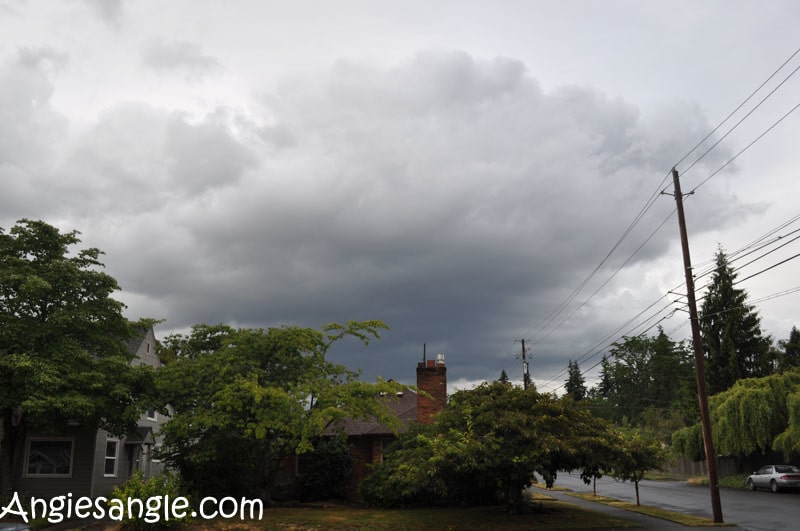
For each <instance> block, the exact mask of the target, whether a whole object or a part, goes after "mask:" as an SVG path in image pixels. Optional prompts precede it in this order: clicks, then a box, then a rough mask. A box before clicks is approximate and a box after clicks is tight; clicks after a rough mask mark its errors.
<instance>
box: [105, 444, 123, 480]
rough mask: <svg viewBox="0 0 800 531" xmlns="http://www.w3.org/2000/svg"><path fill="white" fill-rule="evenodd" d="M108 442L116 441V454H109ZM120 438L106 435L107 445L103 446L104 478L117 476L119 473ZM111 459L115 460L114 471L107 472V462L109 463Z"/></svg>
mask: <svg viewBox="0 0 800 531" xmlns="http://www.w3.org/2000/svg"><path fill="white" fill-rule="evenodd" d="M108 443H114V455H113V457H112V456H110V455H108ZM119 448H120V444H119V439H117V438H114V437H106V445H105V448H103V477H104V478H115V477H117V474H118V473H119ZM109 459H113V460H114V472H113V473H112V474H109V473H107V472H106V464H107V463H108V460H109Z"/></svg>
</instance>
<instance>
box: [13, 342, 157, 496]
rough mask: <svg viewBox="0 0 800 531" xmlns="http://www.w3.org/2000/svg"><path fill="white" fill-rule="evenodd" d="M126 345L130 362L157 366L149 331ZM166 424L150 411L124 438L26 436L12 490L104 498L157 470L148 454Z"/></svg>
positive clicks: (79, 432)
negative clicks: (136, 476) (138, 474)
mask: <svg viewBox="0 0 800 531" xmlns="http://www.w3.org/2000/svg"><path fill="white" fill-rule="evenodd" d="M127 345H128V349H129V350H130V352H131V353H133V354H134V355H135V358H134V361H133V363H134V364H138V365H150V366H152V367H160V365H161V363H160V362H159V360H158V357H157V356H156V339H155V335H154V333H153V329H152V328H149V329H142V330H141V333H140V334H139V335H137V337H135V338H134V339H130V340H128V342H127ZM166 420H167V418H166V417H164V415H162V414H160V413H158V412H157V411H156V410H155V408H153V409H151V410H149V411H148V412H147V413H145V414H144V415H142V417H141V418H140V419H139V421H138V423H137V427H136V430H135V432H133V433H130V434H128V435H127V436H125V437H116V436H113V435H111V434H110V433H108V432H106V431H104V430H97V431H95V430H87V429H85V428H83V429H82V428H79V427H76V428H69V429H67V430H66V431H64V432H62V433H59V434H58V435H51V434H48V433H37V432H35V431H31V432H28V434H27V436H26V438H25V443H24V448H23V451H24V456H23V459H22V465H21V467H20V469H19V470H16V471H15V475H16V480H17V490H18V491H19V493H20V494H24V495H29V496H36V497H39V498H50V497H53V496H62V495H67V494H68V493H72V495H73V496H75V497H78V496H91V497H97V496H108V495H109V494H111V491H112V489H113V488H114V487H115V486H117V485H122V484H124V483H125V482H126V481H127V480H128V478H130V477H131V475H132V474H133V473H134V472H135V471H137V470H138V471H141V472H142V474H143V475H144V477H145V478H147V477H150V476H151V475H154V474H157V473H159V472H161V471H162V470H163V466H162V465H161V463H160V462H159V461H157V460H155V459H153V450H154V449H155V448H156V447H157V446H158V443H159V437H158V431H159V426H160V425H161V424H163V423H164V422H166Z"/></svg>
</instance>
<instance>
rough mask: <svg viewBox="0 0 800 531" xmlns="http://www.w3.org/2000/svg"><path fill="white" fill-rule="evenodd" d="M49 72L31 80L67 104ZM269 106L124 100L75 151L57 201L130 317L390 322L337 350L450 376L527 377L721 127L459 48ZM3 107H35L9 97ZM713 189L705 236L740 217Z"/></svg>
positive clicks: (276, 95)
mask: <svg viewBox="0 0 800 531" xmlns="http://www.w3.org/2000/svg"><path fill="white" fill-rule="evenodd" d="M190 51H191V53H188V54H184V55H183V56H184V57H185V56H188V57H197V56H199V57H204V56H202V55H201V54H200V51H199V49H197V48H193V47H190ZM157 55H158V54H157ZM178 55H179V56H180V55H181V54H178ZM154 57H155V56H154ZM164 57H165V55H163V54H162V55H160V58H161V59H159V60H162V59H163V58H164ZM169 62H170V61H166V62H164V63H162V64H164V65H166V64H167V63H169ZM189 63H191V61H189ZM201 63H203V62H202V61H201ZM172 64H173V66H176V67H182V65H184V63H183V62H182V60H177V59H176V60H174V61H172ZM16 68H21V67H19V66H17V67H16ZM201 70H202V68H201ZM0 75H3V74H2V73H0ZM13 79H14V80H15V83H20V82H21V81H20V79H17V77H14V78H13ZM21 79H25V78H24V76H23V77H22V78H21ZM32 80H39V83H40V84H37V83H33V81H32ZM46 81H47V80H46V78H41V77H35V76H34V78H31V80H29V82H31V83H32V87H33V88H37V87H38V91H39V92H41V93H42V95H43V96H47V97H49V92H48V90H52V87H50V86H49V84H48V83H47V82H46ZM27 92H31V91H26V93H27ZM35 92H36V91H33V93H35ZM2 97H10V96H7V95H3V96H2ZM13 101H14V102H16V101H17V100H13ZM45 101H46V97H45ZM262 103H263V105H264V116H263V117H261V116H246V115H244V114H243V113H241V112H235V111H233V110H230V109H220V110H218V111H216V112H213V113H211V114H208V115H205V116H202V117H199V118H198V117H189V116H188V115H186V114H183V113H180V112H173V111H167V110H163V109H159V108H156V107H152V106H149V105H144V104H141V103H135V102H131V103H127V104H119V105H116V106H114V107H113V108H111V109H108V110H107V111H106V112H105V113H103V114H102V115H101V116H100V117H99V118H98V120H97V122H96V123H95V124H94V125H93V126H92V127H91V128H89V129H88V130H86V131H85V132H84V133H83V134H82V135H81V136H80V137H78V138H76V139H74V140H73V142H72V144H71V147H70V150H71V151H70V153H69V155H68V156H66V157H65V161H66V162H65V163H64V165H63V166H62V167H61V168H60V172H59V179H60V180H56V181H54V183H53V187H52V190H53V191H54V193H55V191H57V193H58V202H59V204H61V205H62V207H61V208H62V211H63V212H64V213H66V212H70V213H71V215H72V219H73V220H77V221H76V224H77V226H73V227H71V228H76V229H79V230H82V231H84V233H85V235H86V239H87V241H90V242H91V244H92V245H94V246H97V247H99V248H101V249H104V250H105V251H106V252H107V256H106V260H105V261H106V264H107V266H108V271H109V272H110V273H111V274H112V275H114V276H115V277H116V278H117V279H118V280H119V281H120V284H121V285H122V286H123V289H124V293H125V294H127V295H129V299H126V300H128V301H129V303H130V305H131V308H130V312H131V313H132V315H131V316H132V317H139V316H151V317H156V318H166V319H167V323H166V325H164V326H165V327H168V328H176V329H177V328H183V327H186V326H189V325H191V324H194V323H199V322H208V323H217V322H227V323H231V324H235V325H239V326H268V325H277V324H282V323H292V324H301V325H305V326H314V327H318V326H320V325H321V324H323V323H325V322H329V321H345V320H348V319H382V320H384V321H386V322H387V323H388V324H389V325H390V326H391V328H392V330H391V331H390V332H387V333H386V334H385V337H384V340H383V341H381V342H378V343H374V344H373V345H371V346H370V347H369V348H368V349H363V348H361V347H359V346H358V345H356V344H354V343H346V344H344V345H343V346H342V347H341V348H338V349H337V350H335V351H334V353H333V356H334V358H336V360H337V361H340V362H343V363H345V364H347V365H348V366H350V367H352V368H362V369H363V370H364V373H365V376H367V377H369V378H372V377H374V376H375V375H376V374H382V375H383V376H385V377H387V378H388V377H392V378H395V379H399V380H403V381H412V380H413V368H414V362H415V361H416V360H417V359H418V358H419V357H420V355H421V346H422V343H423V342H426V343H428V345H429V347H430V350H429V352H431V353H432V352H436V351H442V352H444V353H445V354H446V355H447V356H448V365H449V366H450V367H451V377H452V378H453V379H454V380H455V379H458V378H463V379H470V380H472V379H484V378H496V377H497V375H499V372H500V369H501V368H507V369H508V368H510V366H509V365H510V364H511V363H514V364H516V361H514V359H513V352H512V351H511V347H513V345H514V344H513V340H514V339H519V338H520V337H522V336H523V335H524V334H527V333H529V332H530V330H531V328H532V327H533V325H534V324H535V323H536V322H537V321H538V320H540V319H541V318H542V317H543V316H544V315H546V313H547V312H549V311H550V310H552V309H553V308H554V307H555V306H556V305H558V304H559V303H560V302H561V301H562V300H563V298H564V297H565V296H566V295H567V294H568V293H569V292H570V291H571V290H572V288H574V287H575V286H576V285H577V284H578V283H579V282H580V281H581V280H583V278H584V277H585V276H586V275H587V274H588V272H589V271H591V270H592V269H593V268H594V267H595V265H596V264H597V263H598V262H599V260H600V259H601V258H602V257H603V256H605V254H606V253H607V252H608V250H609V249H610V247H611V245H612V244H613V242H614V241H615V240H616V239H617V238H618V237H619V235H620V234H621V233H622V231H623V230H624V229H625V227H626V226H627V225H628V223H630V221H631V220H632V219H633V217H634V216H635V214H636V212H637V211H638V210H639V209H640V208H641V206H642V205H643V204H644V202H645V201H646V200H647V198H648V197H649V195H650V194H651V193H652V192H653V189H654V188H656V186H657V184H658V182H659V181H660V180H661V178H662V177H663V176H664V175H665V174H666V172H668V171H669V165H670V164H672V163H673V162H674V159H675V158H676V156H680V155H682V154H683V152H685V150H687V149H688V148H689V147H691V145H692V142H693V141H695V140H696V135H695V132H696V131H706V130H707V129H708V125H707V124H705V122H704V119H703V117H702V114H701V113H698V112H696V109H694V108H692V107H691V106H686V105H680V104H679V105H670V106H668V108H667V109H666V111H665V114H664V116H660V115H652V114H644V113H643V112H642V111H641V110H640V109H638V108H637V107H636V106H635V105H633V104H632V103H629V102H626V101H623V100H621V99H612V98H608V97H607V96H605V95H604V94H602V93H600V92H598V91H596V90H594V89H592V88H589V87H565V88H559V89H556V90H552V91H550V92H546V91H544V90H543V89H542V87H541V86H540V84H539V83H538V82H537V80H536V79H535V78H534V77H532V76H531V75H530V74H529V73H528V72H527V71H526V68H525V65H523V64H522V63H521V62H519V61H515V60H511V59H503V58H498V59H493V60H482V59H476V58H474V57H472V56H470V55H468V54H466V53H463V52H452V53H451V52H426V53H420V54H417V55H416V56H414V57H412V58H410V59H409V60H407V61H405V62H404V63H402V64H399V65H397V66H395V67H392V68H377V67H373V66H370V65H364V64H359V63H355V62H351V61H339V62H338V63H336V64H335V65H334V66H333V67H332V68H331V70H330V71H328V72H324V73H322V74H319V75H308V76H307V77H306V78H295V79H292V80H287V81H285V83H283V84H282V85H281V86H280V87H279V88H278V89H276V90H274V91H272V92H271V93H270V95H269V96H266V97H265V98H264V99H263V102H262ZM6 107H8V108H9V109H12V110H10V111H9V112H21V111H17V110H14V109H15V107H14V105H12V104H10V103H9V104H8V105H3V104H2V100H0V108H3V109H5V108H6ZM29 107H30V106H29ZM29 111H30V108H29ZM31 113H33V111H30V112H29V114H31ZM29 114H26V115H24V116H23V118H24V117H25V116H29ZM673 115H674V116H673ZM27 120H28V122H30V121H31V120H30V118H28V119H27ZM670 120H672V128H671V130H668V129H667V128H666V127H662V123H663V122H669V121H670ZM23 122H25V120H23ZM0 127H2V126H0ZM9 134H11V136H15V135H14V134H13V133H12V132H10V131H9ZM14 141H21V139H20V138H19V137H18V136H15V140H14ZM37 149H40V150H42V149H45V148H44V147H43V146H39V147H37ZM26 160H27V159H26ZM664 161H670V162H667V163H666V166H665V162H664ZM711 162H713V161H712V160H711V159H710V160H709V161H707V164H709V165H710V163H711ZM59 183H62V184H60V185H59ZM704 197H705V198H703V199H697V201H698V205H700V206H703V208H704V210H705V212H706V213H707V215H706V217H705V221H704V223H706V226H707V227H708V228H711V227H713V226H714V224H715V223H718V222H719V220H722V219H729V217H730V216H731V212H732V211H733V209H734V208H735V207H736V205H737V204H739V202H736V201H734V202H726V203H725V206H715V205H722V202H719V203H716V202H715V201H714V200H713V199H714V197H713V194H711V195H710V196H704ZM708 197H711V199H708ZM48 200H49V201H54V199H53V198H52V197H50V198H48ZM670 201H671V199H670V198H668V197H664V198H663V199H662V200H661V201H660V202H659V203H658V205H657V207H655V208H654V210H653V214H652V215H650V216H649V217H648V218H647V219H645V220H643V223H642V225H641V227H637V231H636V232H635V233H634V237H632V238H631V241H628V242H625V243H624V244H623V245H622V246H621V247H620V250H619V252H618V254H616V255H615V256H614V257H612V259H611V260H610V261H609V264H608V266H607V268H608V269H609V270H613V269H614V268H615V267H617V266H619V265H621V264H622V262H623V261H624V260H625V259H626V258H627V257H628V256H629V255H630V253H632V252H633V250H635V248H636V246H638V245H639V244H640V243H641V242H642V240H643V238H644V237H645V236H647V235H648V234H649V231H650V230H652V229H653V228H654V227H655V226H656V225H657V224H658V223H660V222H661V220H662V218H663V216H665V215H666V214H667V213H668V212H669V210H670V209H671V208H672V205H673V203H671V202H670ZM701 201H702V202H703V203H700V202H701ZM706 202H707V203H706ZM81 220H82V221H83V223H84V224H83V225H81V223H80V221H81ZM674 236H675V235H674V234H673V232H661V233H659V234H658V235H657V237H655V238H654V239H653V240H652V241H651V243H650V244H649V245H648V246H647V247H645V248H644V249H642V250H641V251H640V252H639V253H638V254H637V255H636V258H635V259H634V260H632V261H631V264H630V267H640V268H642V267H646V266H647V264H650V263H655V261H656V260H657V259H658V258H659V257H661V256H663V255H664V253H665V252H666V251H667V250H668V248H669V247H670V246H671V245H673V244H674V240H675V238H674ZM635 282H636V283H637V289H638V288H639V287H641V284H642V281H641V279H637V280H636V281H635ZM612 287H613V288H614V289H611V288H610V293H612V294H614V296H609V297H608V300H607V301H605V302H606V303H607V304H608V307H609V308H613V310H612V311H611V312H609V311H604V312H601V313H598V312H596V310H597V307H596V306H594V305H593V304H590V305H587V307H586V308H585V309H584V310H582V311H581V312H579V313H578V314H576V317H577V318H579V319H581V324H580V331H577V329H576V327H575V326H574V325H571V326H568V327H565V329H564V330H563V331H562V332H560V334H558V335H555V336H553V337H552V342H551V345H552V346H550V345H548V348H550V349H551V351H550V352H551V354H548V353H546V352H542V353H541V358H540V359H542V360H544V359H547V356H548V355H550V356H552V359H554V360H560V359H561V357H563V360H561V361H562V363H561V365H563V366H566V359H567V356H568V355H570V354H571V353H574V352H576V351H579V350H581V349H583V348H585V346H584V344H583V343H582V341H583V342H584V343H585V342H587V341H594V340H595V339H596V338H597V337H601V336H602V335H604V334H605V333H607V332H608V329H609V326H610V324H609V323H611V322H612V321H613V320H614V318H615V317H616V316H617V315H618V314H621V313H623V312H622V311H621V310H620V309H619V307H620V306H629V305H634V304H635V302H637V301H636V300H634V299H632V298H625V297H624V296H622V297H617V296H616V294H618V293H623V294H624V288H625V286H624V285H616V286H612ZM657 295H661V294H660V293H659V294H657ZM579 300H580V299H579ZM647 302H648V303H649V302H651V301H647ZM623 309H624V310H627V309H628V308H623ZM639 309H641V308H635V309H632V310H631V312H632V313H635V312H636V311H638V310H639ZM614 326H615V325H614Z"/></svg>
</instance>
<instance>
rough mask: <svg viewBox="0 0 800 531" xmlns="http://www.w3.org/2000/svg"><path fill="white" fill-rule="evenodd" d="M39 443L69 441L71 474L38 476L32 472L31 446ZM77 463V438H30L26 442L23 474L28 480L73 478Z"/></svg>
mask: <svg viewBox="0 0 800 531" xmlns="http://www.w3.org/2000/svg"><path fill="white" fill-rule="evenodd" d="M38 441H46V442H56V441H68V442H69V472H67V473H66V474H36V473H31V472H30V459H31V444H32V443H34V442H38ZM74 463H75V437H28V440H27V441H26V442H25V462H24V466H25V470H24V472H23V474H22V476H23V477H26V478H71V477H72V469H73V465H74Z"/></svg>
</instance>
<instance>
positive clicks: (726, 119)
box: [672, 48, 800, 173]
mask: <svg viewBox="0 0 800 531" xmlns="http://www.w3.org/2000/svg"><path fill="white" fill-rule="evenodd" d="M798 53H800V48H798V49H797V50H795V51H794V53H793V54H792V55H790V56H789V58H788V59H786V60H785V61H784V62H783V63H782V64H781V65H780V66H779V67H778V68H777V69H776V70H775V71H774V72H773V73H772V74H770V76H769V77H768V78H767V79H765V80H764V81H763V82H762V83H761V84H760V85H759V86H758V87H757V88H756V89H755V90H754V91H753V92H751V93H750V95H749V96H747V97H746V98H745V99H744V101H742V103H740V104H739V105H738V106H737V107H736V108H735V109H734V110H733V111H731V113H730V114H728V116H726V117H725V119H724V120H722V121H721V122H720V123H719V124H718V125H717V126H716V127H715V128H714V129H712V130H711V131H710V132H709V133H708V134H707V135H706V136H704V137H703V138H702V140H700V141H699V142H698V143H697V144H695V146H694V147H693V148H692V149H690V150H689V152H688V153H686V154H685V155H684V156H683V157H681V159H680V160H679V161H678V162H676V163H675V164H673V165H672V167H673V168H677V167H678V166H679V165H680V164H681V163H682V162H683V161H684V160H686V159H687V158H689V155H691V154H692V153H694V152H695V150H697V148H699V147H700V146H701V145H703V142H705V141H706V140H708V139H709V138H711V136H712V135H713V134H714V133H716V132H717V131H718V130H719V129H720V128H721V127H722V126H723V125H724V124H725V122H727V121H728V120H730V119H731V117H732V116H733V115H734V114H736V113H737V112H739V110H740V109H741V108H742V107H744V106H745V104H746V103H747V102H748V101H750V100H751V99H752V98H753V96H755V95H756V94H757V93H758V92H759V91H760V90H761V89H762V88H764V86H765V85H766V84H767V83H769V82H770V80H771V79H772V78H773V77H775V75H777V73H778V72H780V71H781V70H783V67H784V66H786V65H787V64H788V63H789V61H791V60H792V59H794V56H795V55H797V54H798ZM792 74H794V72H792ZM785 82H786V80H784V81H783V82H782V83H781V85H782V84H783V83H785ZM773 92H774V90H773ZM771 94H772V93H770V95H771ZM762 103H763V101H762ZM759 105H760V104H759ZM754 110H755V109H754ZM751 113H752V111H751ZM739 123H741V121H740V122H739ZM738 125H739V124H736V126H734V128H735V127H737V126H738ZM729 132H730V131H729ZM717 144H719V142H717ZM717 144H714V146H712V148H711V149H713V147H715V146H716V145H717ZM711 149H709V150H707V151H706V152H705V153H703V154H702V155H701V156H700V157H699V158H698V159H697V160H695V161H694V162H693V163H692V164H691V165H690V166H689V167H688V168H687V169H685V170H683V173H686V172H687V171H689V169H691V168H692V167H693V166H694V165H695V164H697V163H698V162H700V159H702V158H703V157H705V156H706V155H707V154H708V152H709V151H711Z"/></svg>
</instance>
